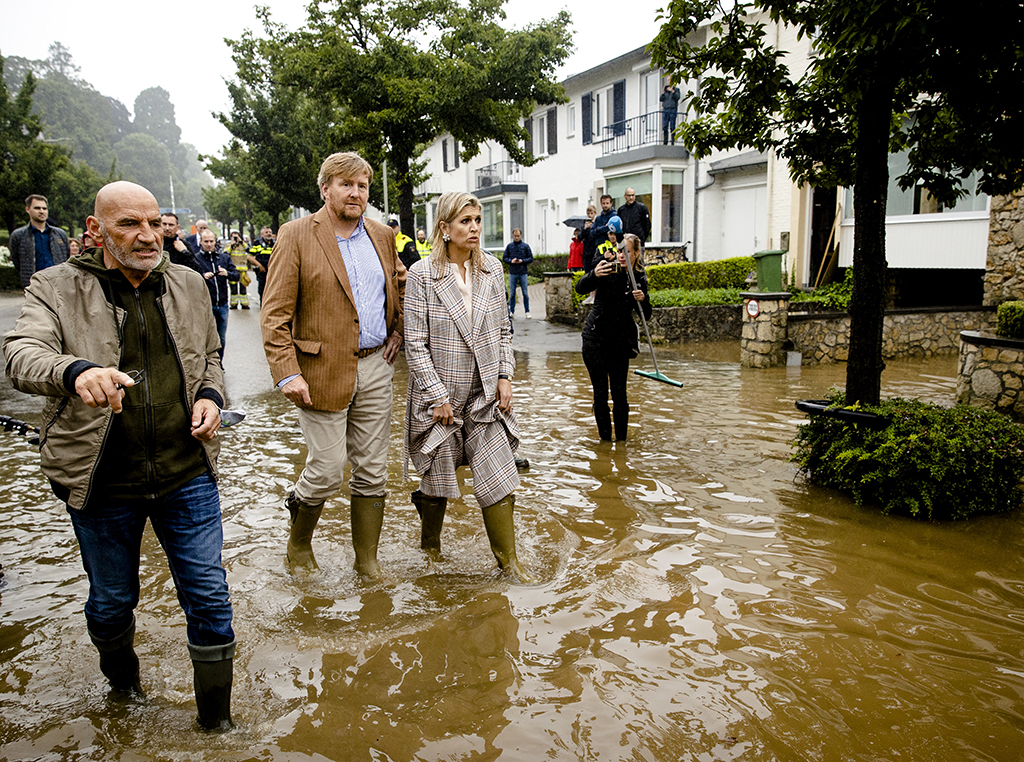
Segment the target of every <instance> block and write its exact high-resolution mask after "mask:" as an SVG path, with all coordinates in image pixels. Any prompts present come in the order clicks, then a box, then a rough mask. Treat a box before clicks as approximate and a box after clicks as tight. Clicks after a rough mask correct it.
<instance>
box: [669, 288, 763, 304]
mask: <svg viewBox="0 0 1024 762" xmlns="http://www.w3.org/2000/svg"><path fill="white" fill-rule="evenodd" d="M742 292H743V289H741V288H698V289H694V290H687V289H685V288H669V289H664V290H662V291H651V306H652V307H713V306H719V305H722V304H743V298H742V297H741V296H740V294H741V293H742Z"/></svg>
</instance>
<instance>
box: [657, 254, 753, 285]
mask: <svg viewBox="0 0 1024 762" xmlns="http://www.w3.org/2000/svg"><path fill="white" fill-rule="evenodd" d="M753 270H754V258H753V257H734V258H733V259H717V260H713V261H710V262H677V263H674V264H669V265H650V266H649V267H648V268H647V283H648V284H649V285H650V287H651V290H652V291H661V290H665V289H676V288H681V289H686V290H690V291H693V290H695V289H704V288H745V287H746V285H747V277H748V276H749V275H750V273H751V272H752V271H753Z"/></svg>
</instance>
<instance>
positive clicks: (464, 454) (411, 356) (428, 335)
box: [405, 193, 528, 579]
mask: <svg viewBox="0 0 1024 762" xmlns="http://www.w3.org/2000/svg"><path fill="white" fill-rule="evenodd" d="M481 228H482V226H481V208H480V202H479V201H478V200H477V198H476V197H475V196H473V195H471V194H469V193H446V194H445V195H443V196H441V198H440V200H439V201H438V204H437V218H436V220H435V222H434V235H433V240H434V248H433V251H432V252H431V253H430V256H429V257H427V258H426V259H421V260H420V261H419V262H417V263H415V264H414V265H413V266H412V267H411V268H410V269H409V274H408V278H407V280H406V284H405V357H406V360H407V362H408V364H409V398H408V403H407V407H406V419H405V448H406V453H407V455H408V457H409V459H410V460H411V461H412V464H413V466H414V467H415V468H416V471H417V472H418V473H419V475H420V488H419V489H418V490H416V491H415V492H413V493H412V501H413V503H414V504H415V506H416V510H417V511H418V512H419V514H420V519H421V521H422V533H421V538H420V546H421V547H422V548H423V549H424V550H426V551H428V552H430V553H431V554H432V555H434V556H439V555H440V551H441V527H442V524H443V523H444V514H445V509H446V508H447V504H448V498H457V497H459V496H460V492H459V485H458V481H457V479H456V475H455V470H456V469H457V468H458V467H459V466H463V465H468V466H469V467H470V469H471V470H472V472H473V493H474V495H475V496H476V499H477V501H478V502H479V503H480V507H481V509H482V510H483V517H484V525H485V526H486V528H487V538H488V540H489V542H490V545H491V550H492V551H493V552H494V555H495V557H496V558H497V559H498V564H499V565H500V566H501V568H502V569H504V570H507V571H509V572H511V573H513V574H515V575H516V576H518V577H519V578H520V579H528V577H527V575H526V574H525V573H524V571H523V570H522V568H521V567H520V565H519V563H518V561H517V559H516V546H515V534H514V531H513V523H512V513H513V507H514V498H513V494H512V493H513V490H515V488H516V487H517V486H519V474H518V472H517V471H516V464H515V450H516V448H517V447H518V446H519V425H518V423H517V421H516V417H515V413H513V411H512V375H513V373H514V371H515V360H514V359H513V356H512V329H511V325H510V324H509V318H508V305H507V303H506V302H505V278H504V273H503V271H502V267H501V263H500V262H499V261H498V260H497V259H495V258H494V257H492V256H490V255H489V254H487V253H486V252H484V251H483V250H482V249H481V248H480V235H481Z"/></svg>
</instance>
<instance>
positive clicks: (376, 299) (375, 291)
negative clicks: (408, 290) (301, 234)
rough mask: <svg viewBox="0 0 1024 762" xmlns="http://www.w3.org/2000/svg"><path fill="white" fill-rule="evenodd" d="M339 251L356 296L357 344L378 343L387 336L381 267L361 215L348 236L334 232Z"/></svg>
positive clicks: (373, 344) (369, 347) (378, 344)
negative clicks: (354, 228) (344, 236)
mask: <svg viewBox="0 0 1024 762" xmlns="http://www.w3.org/2000/svg"><path fill="white" fill-rule="evenodd" d="M335 238H336V239H337V241H338V251H340V252H341V258H342V260H344V262H345V271H346V272H347V273H348V282H349V285H351V286H352V296H353V298H354V299H355V300H356V312H357V313H358V315H359V348H360V349H372V348H373V347H379V346H380V345H381V344H383V343H384V340H385V339H386V338H387V337H388V326H387V322H386V321H385V320H384V297H385V295H386V293H387V292H386V291H385V289H384V268H383V267H381V264H380V257H378V256H377V250H376V249H375V248H374V247H373V241H372V240H370V234H369V233H367V232H366V225H365V224H364V223H363V219H362V217H360V218H359V224H358V225H357V226H356V230H355V232H354V233H353V234H352V235H351V236H350V237H348V238H342V237H341V236H338V235H336V236H335Z"/></svg>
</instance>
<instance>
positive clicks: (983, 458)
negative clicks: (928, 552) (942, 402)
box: [793, 391, 1024, 520]
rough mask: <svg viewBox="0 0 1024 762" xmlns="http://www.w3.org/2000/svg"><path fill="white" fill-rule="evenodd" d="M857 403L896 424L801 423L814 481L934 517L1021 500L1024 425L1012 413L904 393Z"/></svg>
mask: <svg viewBox="0 0 1024 762" xmlns="http://www.w3.org/2000/svg"><path fill="white" fill-rule="evenodd" d="M829 402H830V403H831V406H833V407H843V406H844V402H845V400H844V395H843V392H841V391H833V392H832V393H831V394H830V397H829ZM854 407H856V406H854ZM856 409H863V410H865V411H867V412H872V413H877V414H879V415H882V416H885V417H886V418H887V419H888V420H889V424H888V425H887V426H885V427H884V428H871V427H868V426H864V425H859V424H853V423H849V422H846V421H842V420H837V419H835V418H827V417H825V416H822V415H816V416H811V419H810V421H809V422H808V423H806V424H802V425H801V426H800V430H799V433H798V434H797V438H796V443H795V447H796V452H795V454H794V455H793V460H794V461H795V462H796V463H798V464H799V466H800V468H801V470H803V471H804V472H806V473H807V474H808V477H809V478H810V480H811V482H812V483H813V484H818V485H821V486H823V487H833V488H836V489H840V490H842V491H844V492H847V493H849V494H851V495H852V496H853V498H854V499H855V500H856V501H857V504H858V505H864V504H866V503H867V504H873V505H878V506H880V507H881V509H882V512H883V513H890V512H892V513H899V514H905V515H908V516H913V517H915V518H920V519H926V520H940V519H966V518H968V517H970V516H973V515H978V514H988V513H1001V512H1004V511H1010V510H1014V509H1016V508H1019V507H1020V506H1021V504H1022V498H1024V492H1022V490H1021V480H1022V479H1024V429H1022V428H1021V427H1020V426H1017V425H1016V424H1014V423H1012V422H1010V421H1009V420H1008V419H1006V418H1005V417H1004V416H1001V415H999V414H998V413H995V412H993V411H989V410H981V409H979V408H973V407H968V406H966V405H957V406H956V407H952V408H941V407H938V406H935V405H929V404H927V403H924V402H920V401H918V400H908V399H901V398H895V399H890V400H886V401H884V402H883V403H882V404H881V405H879V406H877V407H864V408H859V407H857V408H856Z"/></svg>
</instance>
